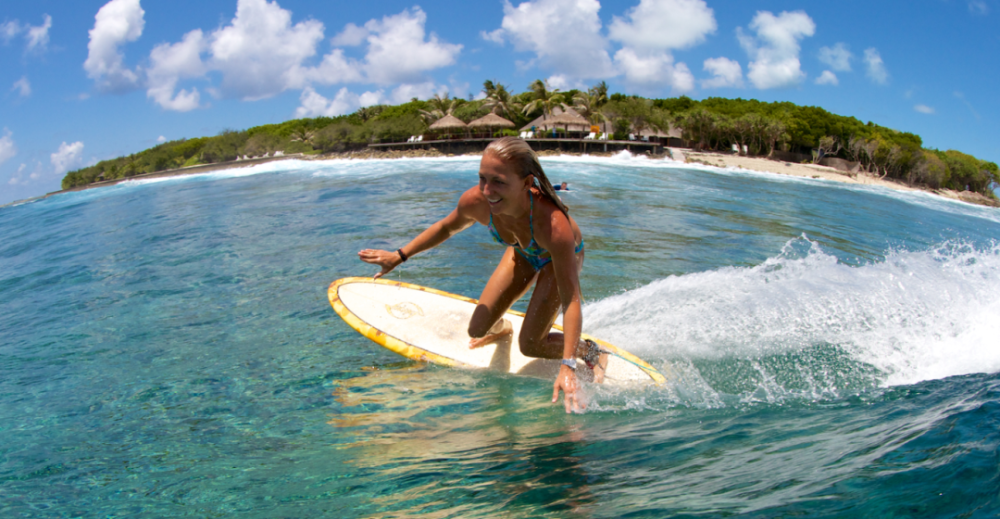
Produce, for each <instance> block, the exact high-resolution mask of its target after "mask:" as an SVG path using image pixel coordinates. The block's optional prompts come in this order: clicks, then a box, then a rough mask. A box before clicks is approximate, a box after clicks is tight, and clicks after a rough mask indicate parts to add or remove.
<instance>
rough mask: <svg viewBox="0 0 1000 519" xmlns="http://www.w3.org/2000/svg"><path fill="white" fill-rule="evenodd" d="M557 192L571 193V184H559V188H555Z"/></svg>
mask: <svg viewBox="0 0 1000 519" xmlns="http://www.w3.org/2000/svg"><path fill="white" fill-rule="evenodd" d="M555 190H556V191H569V184H567V183H565V182H563V183H562V184H559V185H558V186H555Z"/></svg>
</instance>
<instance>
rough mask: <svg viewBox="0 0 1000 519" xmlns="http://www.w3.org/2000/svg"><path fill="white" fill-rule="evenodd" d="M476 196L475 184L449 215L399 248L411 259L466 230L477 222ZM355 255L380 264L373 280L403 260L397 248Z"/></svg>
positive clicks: (477, 195) (372, 250) (365, 260)
mask: <svg viewBox="0 0 1000 519" xmlns="http://www.w3.org/2000/svg"><path fill="white" fill-rule="evenodd" d="M477 197H480V198H481V197H482V195H481V194H480V193H479V189H478V188H475V187H474V188H472V189H469V190H468V191H466V192H465V193H463V194H462V197H461V198H460V199H459V201H458V206H457V207H456V208H455V209H454V210H453V211H452V212H451V213H450V214H448V216H445V217H444V218H442V219H441V220H439V221H437V222H435V223H434V224H433V225H431V226H430V227H428V228H427V229H425V230H424V231H423V232H422V233H420V234H418V235H417V237H416V238H414V239H412V240H410V243H407V244H406V245H404V246H403V247H401V248H400V249H399V250H400V251H402V253H403V254H404V255H405V256H406V258H411V257H413V256H416V255H417V254H419V253H421V252H423V251H425V250H428V249H433V248H434V247H437V246H438V245H440V244H442V243H444V241H445V240H447V239H448V238H451V237H452V236H454V235H455V234H458V233H459V232H462V231H464V230H465V229H468V228H469V226H471V225H472V224H474V223H476V218H475V216H476V208H477V205H478V204H479V200H478V199H477ZM358 258H360V259H361V261H364V262H365V263H371V264H373V265H378V266H379V267H382V270H381V272H378V273H377V274H375V279H378V278H380V277H382V276H384V275H386V274H388V273H389V272H392V270H393V269H394V268H396V267H398V266H399V264H400V263H402V262H403V261H404V260H403V257H402V256H400V255H399V252H398V251H386V250H378V249H364V250H362V251H360V252H358Z"/></svg>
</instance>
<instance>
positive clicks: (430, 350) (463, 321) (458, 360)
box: [327, 277, 666, 386]
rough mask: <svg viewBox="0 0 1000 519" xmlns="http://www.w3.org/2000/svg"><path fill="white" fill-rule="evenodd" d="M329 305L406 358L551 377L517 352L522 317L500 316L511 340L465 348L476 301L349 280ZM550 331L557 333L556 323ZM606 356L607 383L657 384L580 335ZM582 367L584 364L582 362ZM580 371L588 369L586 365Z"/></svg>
mask: <svg viewBox="0 0 1000 519" xmlns="http://www.w3.org/2000/svg"><path fill="white" fill-rule="evenodd" d="M327 295H328V297H329V299H330V304H331V305H332V306H333V309H334V310H336V312H337V314H339V315H340V317H342V318H343V319H344V321H345V322H347V324H348V325H350V326H351V327H352V328H354V329H355V330H357V331H358V332H360V333H361V334H362V335H364V336H365V337H368V338H369V339H371V340H372V341H374V342H376V343H378V344H379V345H381V346H383V347H385V348H387V349H389V350H391V351H394V352H396V353H398V354H400V355H402V356H404V357H406V358H409V359H413V360H417V361H424V362H433V363H435V364H441V365H444V366H455V367H466V368H475V369H490V370H495V371H501V372H507V373H513V374H517V375H527V376H532V377H540V378H555V376H556V373H558V371H559V366H560V363H559V361H558V360H552V359H537V358H532V357H526V356H524V355H523V354H521V350H520V347H519V346H518V344H517V337H518V335H519V333H520V331H521V324H522V323H523V321H524V314H523V313H521V312H515V311H513V310H511V311H508V312H507V314H506V315H505V316H504V317H505V318H506V319H507V320H508V321H510V323H511V324H512V325H513V327H514V333H513V335H512V336H511V337H506V338H504V339H501V340H499V341H497V342H496V343H492V344H487V345H485V346H483V347H481V348H476V349H471V348H469V336H468V332H467V330H468V326H469V320H470V319H471V317H472V312H473V310H475V308H476V305H477V304H478V302H477V301H476V300H475V299H470V298H467V297H463V296H460V295H456V294H449V293H447V292H442V291H440V290H435V289H432V288H427V287H422V286H418V285H412V284H409V283H402V282H398V281H389V280H385V279H377V280H373V279H371V278H361V277H350V278H343V279H339V280H337V281H334V282H333V283H332V284H331V285H330V289H329V291H328V292H327ZM552 330H553V331H556V332H561V331H562V327H560V326H558V325H556V326H553V328H552ZM583 338H586V339H591V340H593V341H595V342H596V343H598V344H599V345H601V347H603V348H604V349H605V350H607V351H609V352H611V353H612V354H611V355H609V359H608V367H607V370H606V372H605V378H604V384H606V385H614V386H617V385H634V384H656V385H659V384H662V383H664V382H665V381H666V379H665V378H664V376H663V375H662V374H661V373H660V372H659V371H657V370H656V369H655V368H653V367H652V366H650V365H649V364H647V363H646V362H644V361H643V360H641V359H639V358H638V357H636V356H635V355H632V354H630V353H628V352H626V351H624V350H622V349H621V348H618V347H616V346H614V345H611V344H608V343H607V342H604V341H601V340H599V339H596V338H594V337H590V336H589V335H586V334H584V335H583ZM580 365H581V366H584V364H583V363H582V362H581V363H580ZM583 370H585V371H589V369H587V368H586V367H584V368H583Z"/></svg>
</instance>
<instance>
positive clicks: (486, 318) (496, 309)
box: [469, 247, 536, 348]
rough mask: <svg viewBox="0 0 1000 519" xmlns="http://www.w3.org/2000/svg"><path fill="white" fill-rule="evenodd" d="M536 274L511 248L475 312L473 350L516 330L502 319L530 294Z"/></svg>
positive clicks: (486, 288) (471, 321)
mask: <svg viewBox="0 0 1000 519" xmlns="http://www.w3.org/2000/svg"><path fill="white" fill-rule="evenodd" d="M535 275H536V272H535V269H534V268H532V266H531V265H530V264H529V263H528V262H527V261H526V260H525V259H524V258H522V257H520V256H518V254H517V253H516V252H514V249H513V248H512V247H507V250H506V251H505V252H504V255H503V258H502V259H501V260H500V264H499V265H497V268H496V270H494V271H493V275H492V276H490V280H489V281H488V282H487V283H486V287H485V288H483V293H482V295H480V296H479V305H477V306H476V309H475V310H474V311H473V312H472V319H471V320H470V321H469V337H472V340H471V341H469V347H471V348H478V347H480V346H483V345H485V344H489V343H491V342H494V341H496V340H497V339H498V338H499V337H502V336H504V335H508V334H510V333H511V332H512V331H513V329H512V328H511V327H510V323H508V322H507V321H506V320H503V319H501V318H502V317H503V314H505V313H506V312H507V310H509V309H510V307H511V306H512V305H513V304H514V302H515V301H517V300H518V299H520V298H521V297H523V296H524V294H525V293H526V292H527V291H528V288H529V287H531V283H532V281H534V280H535Z"/></svg>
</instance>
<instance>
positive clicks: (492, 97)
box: [483, 80, 521, 119]
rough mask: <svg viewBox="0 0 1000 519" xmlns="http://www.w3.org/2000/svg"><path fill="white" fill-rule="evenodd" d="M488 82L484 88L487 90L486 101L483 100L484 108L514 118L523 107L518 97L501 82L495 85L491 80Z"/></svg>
mask: <svg viewBox="0 0 1000 519" xmlns="http://www.w3.org/2000/svg"><path fill="white" fill-rule="evenodd" d="M486 83H487V84H484V88H483V91H484V92H486V101H484V102H483V108H485V109H487V110H489V111H491V112H493V113H494V114H496V115H499V116H501V117H506V118H508V119H513V118H514V117H513V116H514V114H515V113H517V112H518V111H519V110H520V109H521V106H520V104H518V102H517V99H515V97H514V96H513V95H512V94H511V93H510V92H509V91H507V87H506V86H504V85H500V84H497V85H494V84H493V82H492V81H489V80H487V81H486ZM487 87H490V88H487Z"/></svg>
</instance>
